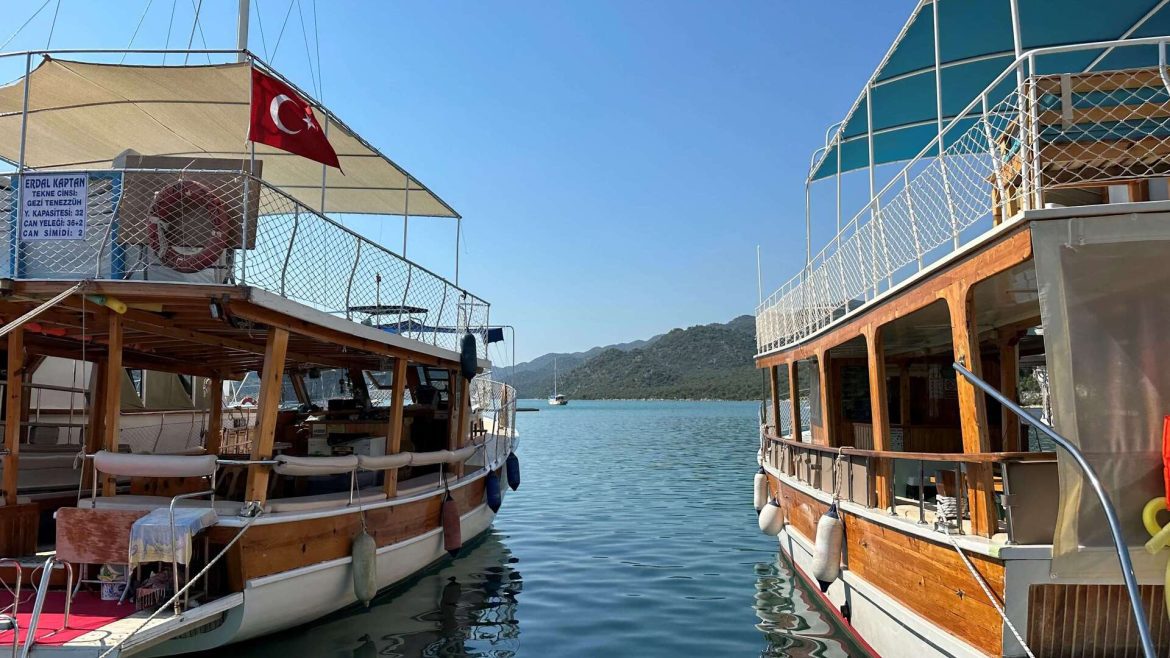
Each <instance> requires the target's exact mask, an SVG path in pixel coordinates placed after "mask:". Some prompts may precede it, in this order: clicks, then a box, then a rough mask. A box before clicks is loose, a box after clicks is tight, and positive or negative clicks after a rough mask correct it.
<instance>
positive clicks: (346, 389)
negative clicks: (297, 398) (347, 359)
mask: <svg viewBox="0 0 1170 658" xmlns="http://www.w3.org/2000/svg"><path fill="white" fill-rule="evenodd" d="M305 389H306V390H307V391H308V393H309V399H310V400H311V401H312V402H313V403H314V404H319V405H321V406H323V407H324V406H325V405H326V404H327V403H328V402H329V400H330V399H331V398H348V397H351V396H352V395H353V392H352V388H351V387H350V385H349V373H348V372H346V371H345V370H344V369H343V368H328V369H325V370H310V371H309V376H308V377H306V378H305Z"/></svg>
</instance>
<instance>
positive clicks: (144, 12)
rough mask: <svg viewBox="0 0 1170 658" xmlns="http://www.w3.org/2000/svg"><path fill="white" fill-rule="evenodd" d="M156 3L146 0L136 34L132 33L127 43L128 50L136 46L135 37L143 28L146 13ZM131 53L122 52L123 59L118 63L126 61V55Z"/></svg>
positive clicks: (135, 30) (152, 0) (135, 29)
mask: <svg viewBox="0 0 1170 658" xmlns="http://www.w3.org/2000/svg"><path fill="white" fill-rule="evenodd" d="M152 4H154V0H146V8H145V9H143V10H142V15H141V16H139V17H138V25H136V26H134V34H131V35H130V43H128V44H126V50H130V48H131V47H133V46H134V39H136V38H137V37H138V30H141V29H142V22H143V21H145V20H146V14H147V12H149V11H150V5H152ZM128 54H129V53H122V59H120V60H118V63H119V64H121V63H122V62H125V61H126V55H128Z"/></svg>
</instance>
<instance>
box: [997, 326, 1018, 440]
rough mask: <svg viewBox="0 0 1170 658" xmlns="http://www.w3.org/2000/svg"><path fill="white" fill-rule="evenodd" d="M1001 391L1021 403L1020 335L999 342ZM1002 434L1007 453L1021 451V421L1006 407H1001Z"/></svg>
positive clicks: (1000, 424)
mask: <svg viewBox="0 0 1170 658" xmlns="http://www.w3.org/2000/svg"><path fill="white" fill-rule="evenodd" d="M999 391H1000V392H1001V393H1003V395H1004V397H1006V398H1007V399H1009V400H1011V401H1013V402H1019V393H1020V334H1018V333H1016V332H1012V333H1011V334H1009V335H1008V336H1005V337H1003V338H1001V339H1000V341H999ZM1001 409H1002V411H1001V412H1000V420H999V426H1000V433H1001V434H1002V438H1003V440H1002V441H1001V443H1002V446H1001V447H1002V448H1003V450H1005V451H1012V450H1019V449H1020V422H1021V421H1020V419H1019V418H1016V415H1015V414H1014V413H1012V412H1011V411H1009V410H1008V409H1007V408H1006V407H1001Z"/></svg>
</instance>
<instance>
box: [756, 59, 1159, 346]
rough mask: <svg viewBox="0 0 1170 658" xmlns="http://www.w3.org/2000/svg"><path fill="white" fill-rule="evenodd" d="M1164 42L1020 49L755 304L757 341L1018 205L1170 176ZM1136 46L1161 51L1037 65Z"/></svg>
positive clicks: (782, 336)
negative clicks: (1061, 70)
mask: <svg viewBox="0 0 1170 658" xmlns="http://www.w3.org/2000/svg"><path fill="white" fill-rule="evenodd" d="M1168 40H1170V37H1152V38H1145V39H1130V40H1124V41H1112V42H1097V43H1090V44H1077V45H1072V46H1060V47H1053V48H1043V49H1037V50H1034V51H1031V52H1028V53H1025V54H1024V55H1022V56H1020V57H1019V58H1017V59H1016V60H1015V61H1014V62H1013V63H1012V64H1011V65H1010V66H1009V67H1007V68H1006V69H1005V70H1004V71H1003V73H1001V74H1000V75H999V76H997V77H996V78H995V80H993V81H992V82H991V84H989V85H988V86H987V87H986V88H985V89H984V91H983V92H982V93H981V94H980V95H979V96H977V97H976V98H975V99H974V100H973V101H972V102H971V103H970V104H969V105H968V106H967V107H966V108H965V109H964V110H963V111H961V112H959V113H958V114H957V115H956V116H955V117H954V118H953V119H951V120H950V121H949V122H948V123H947V125H946V126H945V127H944V129H943V130H942V132H941V134H940V135H939V136H936V137H935V138H934V140H932V141H931V142H930V143H929V144H927V145H926V146H925V147H924V148H923V149H922V150H921V151H920V152H919V154H918V155H917V156H916V157H914V158H913V159H911V160H910V161H909V163H908V164H906V165H905V166H904V167H903V168H902V170H901V171H900V172H899V173H898V174H897V175H895V176H894V177H893V178H892V179H891V180H890V182H889V183H888V184H887V185H886V186H885V187H884V188H882V189H881V190H880V191H879V192H877V193H876V194H874V195H873V197H872V198H871V199H870V201H869V203H867V204H866V206H865V207H864V208H862V209H861V211H860V212H858V213H857V214H856V215H855V216H854V217H853V218H852V220H851V221H850V222H849V223H847V224H846V225H845V226H844V227H843V228H842V230H841V231H840V232H839V233H838V234H837V235H836V236H835V237H834V238H833V239H832V240H831V241H830V242H829V243H828V244H827V245H826V246H825V247H824V249H822V250H821V251H820V253H818V254H816V255H815V256H813V257H812V258H811V259H810V262H809V263H808V264H807V265H806V266H805V267H804V268H803V269H802V270H801V271H800V272H799V273H798V274H796V275H795V276H793V277H792V278H791V279H790V280H789V281H787V282H786V283H785V284H784V285H782V286H780V288H779V289H778V290H776V291H775V292H774V293H772V294H771V295H770V296H769V297H768V298H767V299H765V300H764V301H763V302H762V303H760V305H759V306H758V307H757V309H756V341H757V348H758V353H759V354H765V353H768V352H771V351H774V350H777V349H780V348H784V347H787V346H790V345H794V344H796V343H799V342H801V341H802V340H804V339H806V338H808V337H810V336H812V335H815V334H817V333H819V332H820V331H822V330H824V329H825V328H827V327H829V326H830V325H834V324H836V323H838V322H840V321H841V320H842V319H843V318H846V317H849V316H852V315H854V314H856V313H858V312H859V310H860V309H861V308H862V307H864V306H865V305H866V304H868V303H870V302H871V301H873V300H875V299H876V298H878V297H879V296H881V295H882V294H883V293H885V292H887V291H889V290H890V289H892V288H894V287H895V286H897V285H898V284H900V283H902V282H903V281H905V280H906V279H908V278H910V277H911V276H913V275H915V274H916V273H918V272H920V271H922V270H923V269H924V268H925V267H927V266H929V265H931V264H932V263H934V262H936V261H938V260H940V259H942V258H945V257H946V256H948V255H949V254H952V253H954V252H955V251H957V250H958V249H959V248H961V247H962V246H963V245H964V244H966V243H968V242H970V241H971V240H972V239H973V238H975V237H977V236H978V235H980V234H981V233H983V232H984V231H985V230H987V229H989V228H991V227H992V226H993V225H994V224H998V223H1001V222H1006V221H1008V220H1010V219H1011V218H1012V217H1013V216H1015V215H1016V214H1017V213H1018V212H1019V211H1020V210H1026V209H1031V208H1037V207H1041V206H1042V205H1043V204H1044V203H1046V202H1052V203H1057V204H1060V205H1083V204H1085V203H1092V202H1094V201H1093V199H1092V198H1085V197H1084V195H1083V194H1082V195H1080V198H1077V193H1073V192H1071V191H1070V190H1071V189H1073V188H1078V187H1080V188H1085V187H1092V186H1102V185H1105V184H1108V183H1109V182H1130V181H1136V180H1140V179H1143V178H1147V177H1151V176H1166V175H1168V174H1170V92H1168V89H1170V76H1168V75H1167V71H1166V66H1165V62H1166V44H1167V41H1168ZM1140 49H1145V51H1146V52H1144V53H1138V54H1139V55H1146V59H1151V58H1150V57H1149V55H1152V54H1154V51H1155V50H1156V51H1157V56H1158V60H1157V61H1158V62H1159V65H1158V66H1157V67H1150V68H1140V69H1125V70H1117V71H1103V72H1093V73H1084V72H1070V73H1068V74H1051V73H1047V72H1045V73H1044V74H1043V75H1033V72H1035V71H1038V70H1040V69H1038V68H1037V60H1038V59H1039V58H1044V57H1047V56H1050V55H1059V54H1066V53H1070V52H1075V51H1091V52H1102V53H1105V54H1109V53H1120V52H1123V51H1134V52H1137V51H1139V50H1140ZM1100 59H1104V56H1102V57H1101V58H1100ZM1044 63H1045V64H1046V65H1047V66H1046V68H1048V69H1051V68H1052V65H1049V61H1048V60H1045V62H1044ZM1013 74H1014V79H1013ZM940 140H941V142H942V144H943V145H944V148H943V150H942V153H941V155H940V154H939V148H938V145H939V142H940Z"/></svg>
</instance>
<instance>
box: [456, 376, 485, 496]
mask: <svg viewBox="0 0 1170 658" xmlns="http://www.w3.org/2000/svg"><path fill="white" fill-rule="evenodd" d="M455 427H456V430H455V431H456V432H458V434H456V435H455V449H456V450H458V449H460V448H462V447H464V446H466V445H467V439H468V434H470V430H471V380H470V379H468V378H466V377H460V381H459V422H458V424H457V425H456V426H455ZM485 463H486V462H485ZM466 466H467V464H466V462H459V463H458V464H455V477H463V472H464V470H465V469H466Z"/></svg>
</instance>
